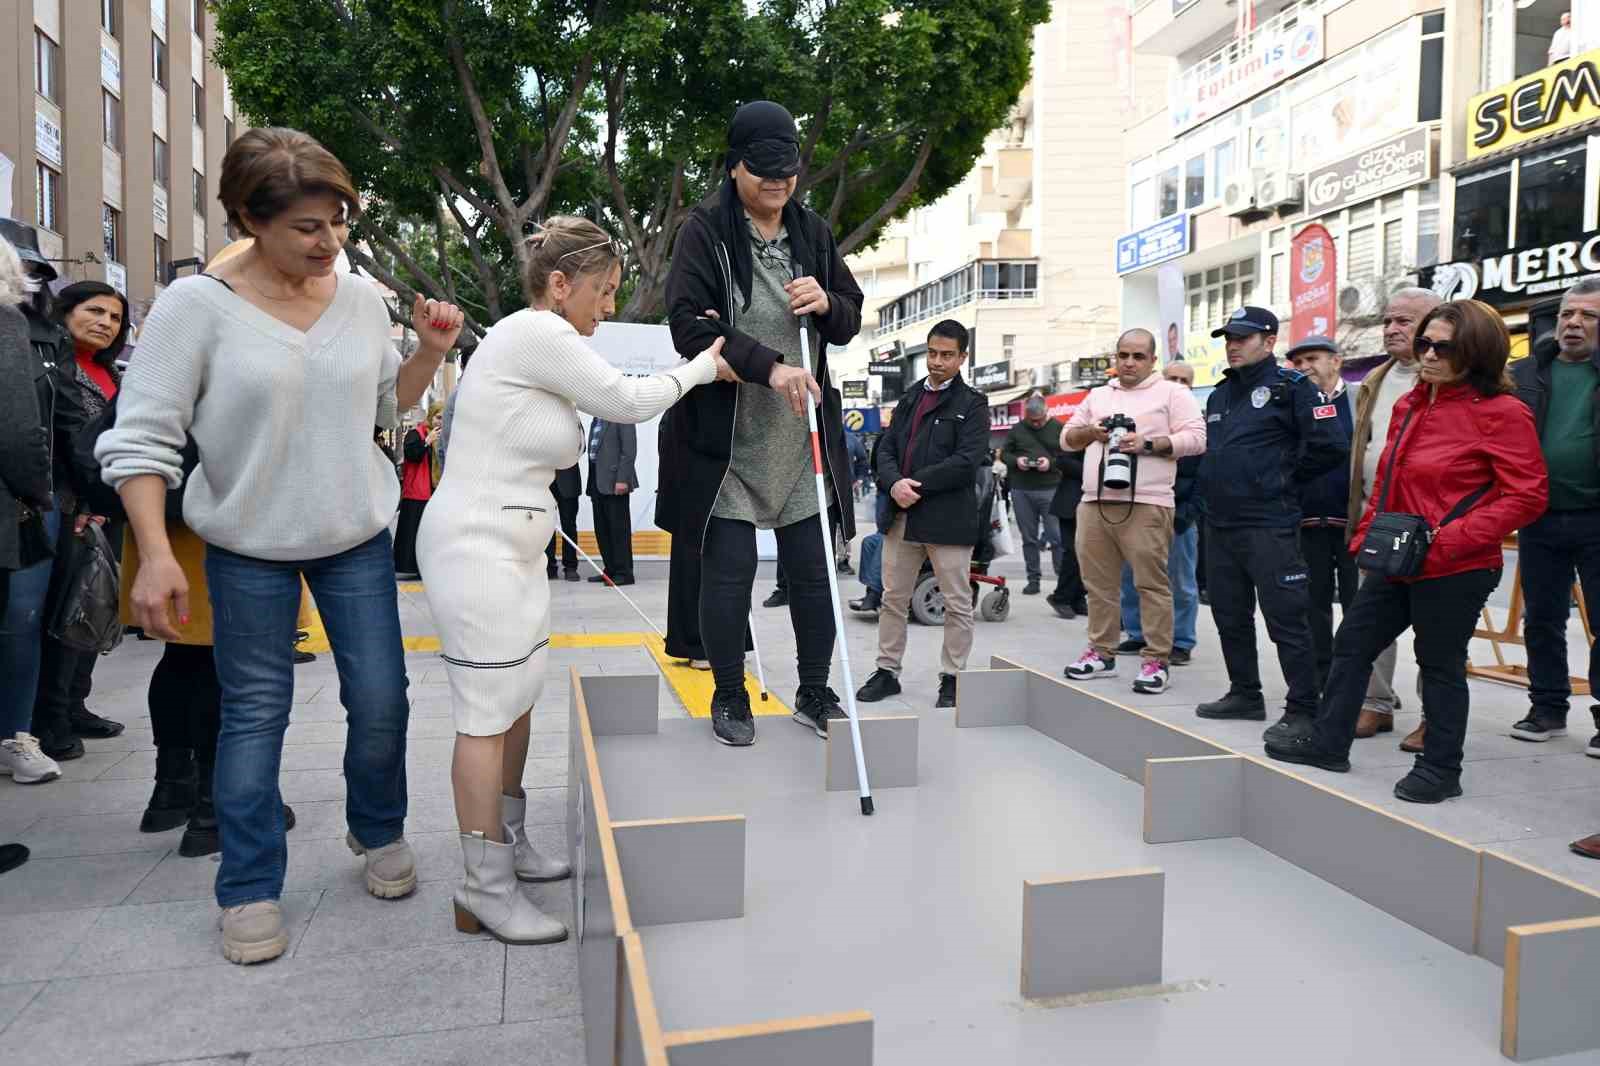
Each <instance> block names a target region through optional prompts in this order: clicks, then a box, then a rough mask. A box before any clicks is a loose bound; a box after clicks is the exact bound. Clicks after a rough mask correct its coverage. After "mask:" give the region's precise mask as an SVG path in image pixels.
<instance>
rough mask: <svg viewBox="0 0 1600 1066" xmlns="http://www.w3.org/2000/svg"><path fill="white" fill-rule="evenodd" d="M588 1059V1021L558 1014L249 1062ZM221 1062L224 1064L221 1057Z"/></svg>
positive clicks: (369, 1064)
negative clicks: (584, 1023)
mask: <svg viewBox="0 0 1600 1066" xmlns="http://www.w3.org/2000/svg"><path fill="white" fill-rule="evenodd" d="M582 1062H583V1026H582V1023H581V1022H580V1021H579V1020H578V1019H577V1018H558V1019H554V1020H551V1021H539V1022H524V1023H521V1024H515V1025H510V1024H508V1025H489V1026H480V1027H476V1028H471V1029H452V1030H450V1031H448V1032H442V1033H419V1034H416V1035H413V1036H405V1037H388V1038H381V1039H376V1040H356V1041H350V1042H346V1043H340V1044H319V1045H317V1046H316V1047H305V1048H293V1049H290V1050H284V1051H258V1052H256V1053H255V1054H253V1055H251V1056H250V1058H249V1061H248V1066H328V1064H330V1063H337V1064H338V1066H490V1064H501V1063H505V1064H510V1063H515V1064H516V1066H580V1064H581V1063H582ZM218 1066H222V1064H221V1062H220V1060H219V1062H218ZM229 1066H237V1060H231V1062H230V1063H229Z"/></svg>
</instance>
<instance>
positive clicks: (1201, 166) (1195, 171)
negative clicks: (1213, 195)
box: [1183, 154, 1206, 208]
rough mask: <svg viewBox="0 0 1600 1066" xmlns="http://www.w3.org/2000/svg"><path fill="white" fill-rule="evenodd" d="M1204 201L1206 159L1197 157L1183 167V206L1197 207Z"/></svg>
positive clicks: (1202, 156)
mask: <svg viewBox="0 0 1600 1066" xmlns="http://www.w3.org/2000/svg"><path fill="white" fill-rule="evenodd" d="M1205 200H1206V157H1205V156H1204V155H1203V154H1202V155H1197V156H1195V157H1194V158H1193V159H1191V160H1189V161H1188V162H1187V163H1185V164H1184V165H1183V206H1184V207H1185V208H1190V207H1199V206H1200V205H1201V204H1203V203H1205Z"/></svg>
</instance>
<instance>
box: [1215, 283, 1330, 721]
mask: <svg viewBox="0 0 1600 1066" xmlns="http://www.w3.org/2000/svg"><path fill="white" fill-rule="evenodd" d="M1211 335H1212V336H1213V337H1224V338H1226V340H1227V351H1228V369H1227V370H1226V371H1224V372H1223V375H1222V381H1221V382H1220V383H1219V384H1218V385H1217V387H1216V389H1215V390H1214V391H1213V392H1212V393H1211V396H1210V398H1209V399H1208V401H1207V403H1206V453H1205V458H1204V459H1203V460H1202V462H1201V467H1200V501H1201V507H1202V510H1203V512H1204V514H1205V523H1206V525H1205V538H1206V588H1207V590H1208V591H1209V592H1210V596H1211V616H1212V618H1213V619H1214V620H1215V621H1216V624H1217V635H1218V637H1219V638H1220V639H1221V643H1222V655H1223V659H1224V661H1225V662H1226V663H1227V666H1228V692H1227V695H1225V696H1223V697H1222V699H1220V700H1216V701H1213V702H1211V703H1202V704H1201V705H1200V706H1199V707H1198V708H1197V709H1196V713H1197V714H1199V716H1200V717H1202V718H1232V719H1244V720H1248V721H1263V720H1265V718H1266V716H1267V711H1266V703H1265V701H1264V700H1263V699H1262V697H1261V671H1260V667H1259V664H1258V662H1257V660H1256V619H1255V604H1256V601H1257V600H1259V601H1260V603H1261V613H1262V614H1263V615H1264V616H1265V617H1266V620H1267V634H1268V635H1269V636H1270V637H1271V638H1272V642H1273V644H1275V645H1276V646H1277V649H1278V663H1279V665H1280V666H1281V667H1282V669H1283V676H1284V680H1286V681H1287V682H1288V683H1289V698H1288V706H1287V708H1286V710H1285V714H1284V717H1283V719H1282V720H1281V721H1280V722H1279V723H1278V724H1277V725H1275V726H1273V727H1272V728H1271V729H1269V730H1268V733H1276V732H1278V731H1280V730H1282V729H1286V728H1293V722H1294V719H1295V717H1296V716H1299V715H1305V716H1308V717H1309V716H1311V715H1314V714H1315V713H1316V710H1317V695H1318V693H1317V662H1316V654H1315V652H1314V650H1313V647H1312V642H1311V628H1310V625H1309V622H1308V619H1307V612H1308V610H1309V607H1310V602H1311V600H1310V579H1309V574H1308V572H1307V569H1306V562H1305V559H1304V557H1302V555H1301V554H1300V544H1299V529H1300V493H1301V489H1302V487H1303V486H1305V485H1306V484H1308V483H1309V482H1311V481H1314V480H1315V479H1317V478H1318V477H1320V476H1321V475H1323V474H1325V473H1327V472H1328V471H1329V470H1332V469H1334V468H1336V467H1338V466H1339V465H1340V464H1342V463H1347V462H1349V458H1350V441H1349V438H1348V437H1347V436H1346V435H1345V432H1344V429H1343V427H1342V426H1341V425H1340V423H1339V419H1338V418H1337V417H1336V416H1335V415H1334V414H1333V413H1332V412H1331V411H1330V409H1329V408H1328V407H1327V406H1326V405H1325V404H1324V403H1323V402H1322V399H1321V394H1320V393H1319V392H1318V391H1317V388H1316V386H1315V385H1313V384H1312V383H1311V380H1310V379H1309V378H1307V377H1305V375H1303V374H1301V373H1299V372H1297V371H1294V370H1290V369H1288V368H1286V367H1282V366H1279V365H1278V362H1277V360H1276V359H1275V358H1274V357H1273V354H1272V347H1273V345H1274V343H1276V341H1277V339H1278V319H1277V317H1276V316H1275V315H1273V313H1272V312H1271V311H1268V310H1266V309H1265V308H1261V307H1242V308H1240V309H1239V310H1237V311H1235V312H1234V313H1233V314H1232V316H1231V317H1229V319H1228V321H1227V322H1226V323H1225V324H1224V325H1223V326H1222V327H1221V328H1220V329H1217V330H1215V331H1213V332H1212V334H1211Z"/></svg>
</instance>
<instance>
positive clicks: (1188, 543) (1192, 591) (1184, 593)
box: [1122, 526, 1200, 651]
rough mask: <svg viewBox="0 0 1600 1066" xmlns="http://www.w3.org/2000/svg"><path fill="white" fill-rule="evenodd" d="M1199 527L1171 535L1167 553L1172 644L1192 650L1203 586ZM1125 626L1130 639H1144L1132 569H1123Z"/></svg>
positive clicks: (1123, 624)
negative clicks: (1198, 562)
mask: <svg viewBox="0 0 1600 1066" xmlns="http://www.w3.org/2000/svg"><path fill="white" fill-rule="evenodd" d="M1199 547H1200V529H1199V527H1197V526H1190V527H1189V528H1188V529H1186V530H1184V531H1183V532H1182V533H1175V534H1173V536H1172V549H1171V550H1170V551H1169V552H1168V553H1167V577H1168V578H1170V579H1171V581H1172V646H1173V647H1174V648H1182V649H1183V650H1184V651H1193V650H1194V645H1195V635H1194V624H1195V619H1196V618H1198V617H1199V615H1200V587H1199V585H1198V584H1197V579H1196V577H1195V565H1196V560H1197V558H1198V557H1199V554H1200V553H1199ZM1122 629H1123V632H1125V633H1127V634H1128V639H1129V640H1138V641H1142V640H1144V627H1143V626H1141V625H1140V624H1139V593H1138V592H1137V591H1135V590H1134V587H1133V570H1132V569H1131V568H1130V567H1128V566H1126V565H1124V566H1123V568H1122Z"/></svg>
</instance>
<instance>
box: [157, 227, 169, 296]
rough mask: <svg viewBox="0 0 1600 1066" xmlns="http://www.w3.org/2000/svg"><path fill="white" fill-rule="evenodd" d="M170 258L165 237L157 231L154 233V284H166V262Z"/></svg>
mask: <svg viewBox="0 0 1600 1066" xmlns="http://www.w3.org/2000/svg"><path fill="white" fill-rule="evenodd" d="M170 260H171V255H170V253H168V251H167V239H166V238H165V237H163V236H161V235H160V234H159V233H158V234H156V262H155V267H156V274H155V278H156V284H157V285H165V284H167V263H168V262H169V261H170Z"/></svg>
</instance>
